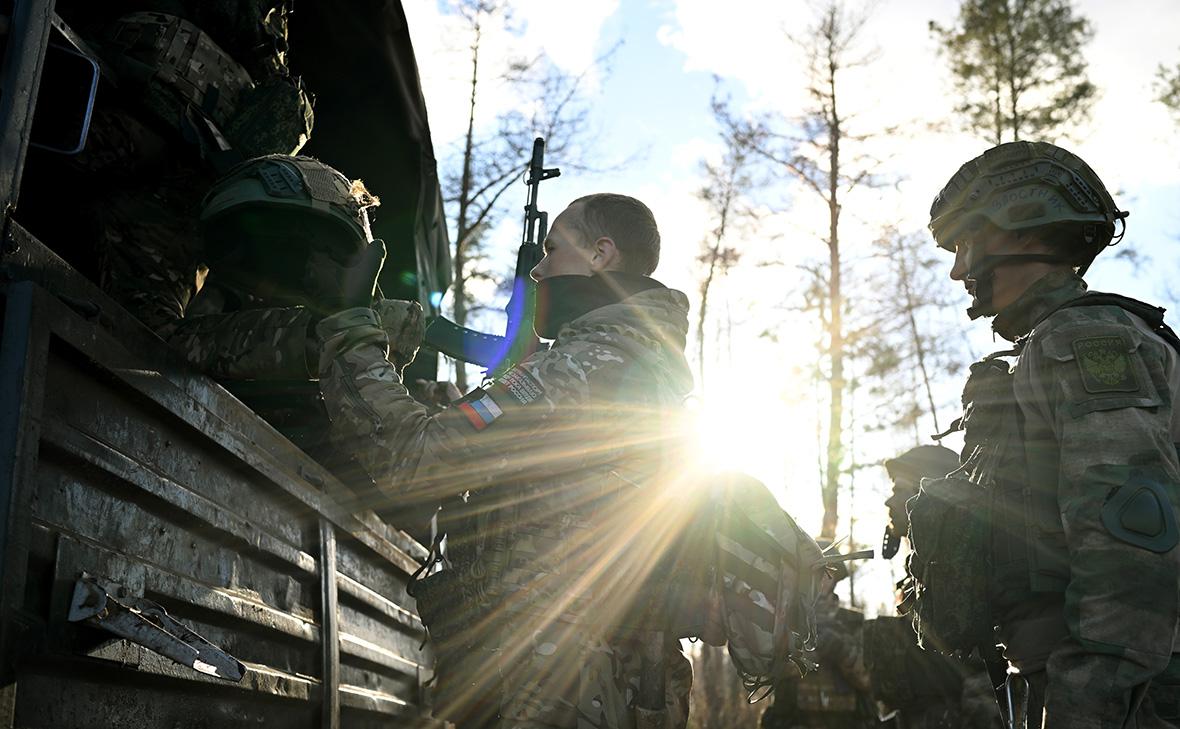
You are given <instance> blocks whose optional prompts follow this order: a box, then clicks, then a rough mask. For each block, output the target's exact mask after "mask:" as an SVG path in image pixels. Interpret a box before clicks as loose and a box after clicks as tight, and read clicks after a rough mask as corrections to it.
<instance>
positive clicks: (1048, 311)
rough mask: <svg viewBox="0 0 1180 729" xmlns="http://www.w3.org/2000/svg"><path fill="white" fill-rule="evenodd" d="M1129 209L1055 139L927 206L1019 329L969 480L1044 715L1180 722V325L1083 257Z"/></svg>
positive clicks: (987, 404) (979, 415)
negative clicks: (1179, 694)
mask: <svg viewBox="0 0 1180 729" xmlns="http://www.w3.org/2000/svg"><path fill="white" fill-rule="evenodd" d="M1125 217H1126V213H1125V212H1122V211H1119V210H1118V208H1117V207H1116V206H1115V204H1114V201H1113V200H1112V199H1111V197H1110V195H1109V193H1107V192H1106V190H1105V187H1104V186H1103V185H1102V182H1101V180H1100V179H1099V178H1098V177H1097V175H1096V174H1095V173H1094V171H1093V170H1092V169H1090V168H1089V166H1088V165H1086V164H1085V162H1083V161H1082V160H1081V159H1080V158H1078V157H1076V156H1075V155H1072V154H1070V153H1069V152H1067V151H1066V150H1063V149H1061V148H1060V147H1056V146H1055V145H1051V144H1046V143H1042V142H1015V143H1009V144H1005V145H1000V146H999V147H996V148H993V149H991V150H988V151H987V152H985V153H984V154H983V155H981V156H980V157H977V158H976V159H975V160H972V161H970V162H968V163H967V164H965V165H964V166H963V167H962V168H961V169H960V171H959V172H958V173H957V174H956V175H955V177H953V178H952V180H951V181H950V182H949V183H948V184H947V186H946V187H945V188H944V189H943V191H942V192H941V193H940V194H939V196H938V197H937V198H936V199H935V203H934V206H933V207H932V210H931V224H930V227H931V230H932V231H933V232H934V234H935V239H936V241H937V242H938V243H939V245H941V246H943V247H944V248H947V249H950V250H954V249H955V248H956V246H957V248H958V250H957V256H958V258H957V259H956V266H962V267H961V268H958V269H957V270H958V271H959V274H960V277H961V278H962V279H963V280H964V281H965V282H974V288H973V289H972V288H969V290H970V291H972V294H973V296H974V298H975V303H974V304H973V306H972V308H971V309H970V310H969V313H970V314H971V316H973V317H976V316H995V320H994V323H993V328H994V330H995V331H996V332H997V333H998V334H1000V335H1001V336H1002V337H1004V338H1005V339H1008V340H1009V341H1012V342H1014V346H1013V347H1012V349H1010V350H1006V351H1003V352H997V353H995V354H993V355H990V356H989V357H986V358H985V359H984V360H983V361H981V362H979V363H977V364H975V365H973V366H972V368H971V376H970V378H969V379H968V382H967V385H966V387H965V389H964V404H965V405H966V410H965V413H964V418H963V423H964V425H965V448H964V451H963V467H962V470H961V473H962V474H963V475H964V476H965V477H966V478H967V479H969V483H967V484H966V486H967V488H966V490H961V492H960V493H962V494H968V493H970V494H973V495H982V501H981V503H982V504H983V505H984V508H985V510H986V511H987V512H988V513H989V514H990V518H989V520H988V523H989V525H990V526H989V527H988V528H989V529H990V538H989V539H988V544H987V545H985V546H983V550H985V551H990V554H989V555H988V556H989V557H990V559H978V558H976V559H973V560H971V562H972V563H974V565H975V566H976V567H984V566H986V568H987V569H986V575H983V579H984V580H985V581H986V584H987V585H988V590H989V591H990V600H989V602H990V607H991V610H990V612H991V615H992V618H993V622H994V623H996V624H998V635H999V639H1000V642H1001V643H1002V645H1003V647H1004V654H1005V657H1006V658H1007V659H1008V662H1009V664H1010V666H1011V667H1012V669H1011V670H1013V671H1016V672H1018V673H1019V674H1020V675H1023V676H1025V677H1027V679H1028V682H1029V684H1030V689H1031V690H1030V695H1029V702H1028V703H1029V711H1028V714H1029V724H1030V726H1034V727H1035V726H1042V722H1043V726H1044V727H1046V729H1063V728H1065V727H1069V728H1070V729H1077V728H1081V729H1119V728H1122V727H1140V728H1146V727H1165V726H1180V720H1178V719H1177V713H1176V700H1175V696H1176V688H1177V687H1176V678H1175V677H1176V676H1177V673H1178V672H1177V665H1178V662H1177V661H1174V660H1173V655H1174V654H1173V649H1174V646H1175V643H1176V640H1177V636H1178V622H1180V549H1177V548H1176V545H1177V542H1178V540H1180V533H1178V531H1177V528H1176V523H1177V511H1178V507H1180V461H1178V458H1177V450H1176V443H1177V442H1178V441H1180V411H1178V410H1177V409H1175V408H1174V407H1173V398H1174V397H1175V395H1176V394H1177V393H1180V368H1178V365H1180V356H1178V355H1177V352H1176V348H1178V347H1180V341H1178V340H1176V337H1175V334H1174V333H1172V332H1171V330H1170V329H1168V328H1167V326H1166V325H1164V324H1163V312H1162V310H1161V309H1158V308H1156V307H1153V306H1150V305H1147V304H1143V303H1141V302H1137V301H1134V300H1131V299H1126V298H1124V297H1117V296H1113V295H1105V294H1093V293H1087V292H1086V285H1085V283H1084V282H1083V281H1082V279H1081V278H1080V275H1079V274H1077V273H1074V270H1075V269H1076V270H1078V271H1079V272H1081V273H1084V271H1085V269H1086V268H1087V267H1088V266H1089V264H1090V262H1091V261H1092V260H1093V258H1094V257H1095V256H1096V255H1097V254H1098V252H1100V251H1101V250H1103V249H1104V248H1105V247H1106V246H1107V245H1108V244H1109V243H1110V242H1111V240H1112V238H1113V236H1114V232H1115V230H1116V225H1115V224H1116V222H1117V221H1119V220H1122V219H1123V218H1125ZM972 231H977V232H972ZM996 231H999V232H996ZM1026 235H1027V236H1031V239H1032V240H1033V241H1034V242H1035V243H1036V244H1037V245H1038V246H1039V248H1033V249H1031V250H1033V251H1034V252H1032V253H1028V252H1026V250H1027V249H1025V248H1020V247H1018V245H1019V244H1023V245H1031V244H1029V243H1022V241H1025V240H1027V239H1025V238H1023V236H1026ZM1042 250H1047V251H1049V252H1046V253H1041V252H1039V251H1042ZM964 262H965V265H964ZM1034 262H1035V263H1043V264H1049V265H1048V267H1047V268H1046V270H1048V271H1049V273H1046V274H1043V275H1042V277H1041V278H1040V279H1039V280H1037V281H1036V282H1035V283H1033V284H1032V285H1031V286H1029V287H1028V288H1026V289H1025V290H1024V291H1023V293H1020V294H1019V295H1018V297H1017V298H1016V299H1015V300H1013V301H1011V302H1008V303H1005V304H1003V305H1002V306H997V305H996V304H995V302H994V300H993V292H994V291H995V289H994V286H995V282H996V280H997V278H998V274H996V271H997V269H998V268H999V267H1001V266H1017V265H1029V264H1030V263H1034ZM1024 270H1030V271H1031V270H1034V269H1024ZM1007 280H1008V281H1012V280H1013V279H1011V278H1009V279H1007ZM980 487H982V488H980ZM925 490H926V487H925V486H923V491H924V492H925ZM918 498H919V499H922V498H924V496H922V495H920V496H919V497H918ZM967 498H974V496H971V497H967ZM910 513H911V530H913V528H914V526H915V524H916V521H915V519H916V515H917V511H916V510H914V509H911V512H910ZM912 533H915V534H916V532H912ZM919 549H920V548H919ZM971 566H972V565H960V567H962V568H963V569H966V568H969V567H971ZM965 579H966V581H965V582H964V585H968V584H979V581H978V580H977V579H975V578H974V577H971V578H965ZM918 600H919V608H918V609H919V617H921V615H922V607H921V604H920V603H921V600H922V597H921V595H920V594H919V595H918ZM919 629H921V626H919ZM1042 704H1043V711H1042Z"/></svg>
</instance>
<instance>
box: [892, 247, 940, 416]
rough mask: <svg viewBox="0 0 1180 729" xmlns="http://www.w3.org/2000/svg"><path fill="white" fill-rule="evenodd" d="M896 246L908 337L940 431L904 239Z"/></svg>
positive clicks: (927, 399) (931, 414)
mask: <svg viewBox="0 0 1180 729" xmlns="http://www.w3.org/2000/svg"><path fill="white" fill-rule="evenodd" d="M897 246H898V248H897V256H898V258H897V263H898V266H897V271H898V279H899V280H900V282H901V291H902V294H903V295H904V296H905V313H906V319H907V322H908V324H909V328H910V338H911V339H912V340H913V342H914V354H915V356H916V357H917V359H918V372H919V373H920V374H921V375H922V387H923V388H924V389H925V390H926V402H927V403H928V404H929V406H930V418H931V419H932V420H933V421H934V432H935V433H941V432H942V428H941V427H940V426H939V425H938V407H937V406H936V405H935V404H934V388H933V386H932V385H931V384H930V370H929V368H928V367H927V366H926V347H925V345H923V344H922V336H921V333H920V332H919V330H918V318H917V317H916V316H915V315H914V310H915V309H916V308H917V305H918V303H917V302H916V301H914V289H913V286H912V285H911V284H910V270H909V266H908V262H907V261H906V256H905V247H904V246H905V241H904V240H902V239H901V238H899V239H898V241H897Z"/></svg>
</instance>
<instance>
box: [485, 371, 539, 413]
mask: <svg viewBox="0 0 1180 729" xmlns="http://www.w3.org/2000/svg"><path fill="white" fill-rule="evenodd" d="M492 391H493V392H494V393H497V394H502V395H503V396H505V397H508V398H511V399H512V400H513V401H514V402H515V404H517V405H528V404H529V403H532V402H535V401H537V400H540V399H541V396H542V395H544V394H545V388H544V387H542V386H541V383H540V382H538V381H537V378H535V377H533V376H532V375H530V374H529V373H528V371H527V370H525V369H523V368H521V367H513V368H512V369H510V370H508V371H507V372H505V373H504V374H503V376H501V377H500V379H499V380H497V381H496V384H494V385H493V386H492Z"/></svg>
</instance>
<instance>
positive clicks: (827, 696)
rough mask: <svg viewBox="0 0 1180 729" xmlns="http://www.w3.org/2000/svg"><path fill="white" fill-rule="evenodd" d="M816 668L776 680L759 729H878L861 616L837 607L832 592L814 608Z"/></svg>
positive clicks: (863, 621)
mask: <svg viewBox="0 0 1180 729" xmlns="http://www.w3.org/2000/svg"><path fill="white" fill-rule="evenodd" d="M815 616H816V633H817V636H816V643H817V646H818V648H817V655H816V661H817V662H818V663H819V670H818V671H817V672H815V673H813V674H809V675H807V676H805V677H803V678H789V679H786V680H783V681H780V682H779V683H778V684H777V685H776V686H775V688H774V703H773V704H771V705H770V706H769V707H768V708H767V709H766V711H765V712H764V713H763V714H762V728H763V729H863V728H864V727H872V726H877V725H878V721H877V719H876V710H875V708H874V706H873V699H872V696H871V692H872V686H871V681H870V678H869V672H868V669H867V668H866V666H865V655H864V633H863V631H864V626H865V620H864V615H863V614H862V613H860V612H858V611H855V610H848V609H845V608H841V607H840V603H839V601H838V600H837V599H836V596H835V595H834V594H829V595H825V596H823V597H821V598H820V599H819V601H818V602H817V604H816V611H815Z"/></svg>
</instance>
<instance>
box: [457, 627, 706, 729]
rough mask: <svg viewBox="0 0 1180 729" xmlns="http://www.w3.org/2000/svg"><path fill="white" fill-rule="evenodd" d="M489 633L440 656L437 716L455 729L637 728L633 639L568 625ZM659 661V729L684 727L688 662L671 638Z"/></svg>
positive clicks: (637, 681)
mask: <svg viewBox="0 0 1180 729" xmlns="http://www.w3.org/2000/svg"><path fill="white" fill-rule="evenodd" d="M470 632H472V633H476V632H479V631H477V630H473V631H470ZM488 632H492V631H485V632H484V633H483V635H482V636H481V637H475V638H472V637H470V636H469V637H468V639H467V640H464V641H462V642H463V643H464V644H465V645H464V649H461V650H451V651H448V650H447V648H446V647H442V648H441V650H440V651H439V653H440V654H439V655H438V661H437V668H436V675H437V676H438V684H437V691H436V694H435V702H434V704H435V707H434V713H435V716H436V717H438V718H440V719H445V720H446V721H449V722H452V723H454V724H455V725H456V726H457V727H458V728H459V729H491V728H492V727H495V728H496V729H637V721H636V713H637V712H636V707H635V702H636V698H637V697H638V695H639V690H640V681H641V676H642V670H641V666H640V652H639V647H638V644H637V642H635V641H633V640H631V639H617V638H616V639H612V640H605V639H603V638H601V637H598V636H595V635H594V634H593V633H592V632H591V631H587V630H585V629H584V628H582V627H580V626H570V625H549V626H528V627H525V628H521V627H519V626H509V627H507V628H502V629H501V630H499V631H497V632H498V634H497V635H496V637H497V638H499V640H495V639H489V638H486V637H484V636H486V635H487V633H488ZM665 661H666V671H665V692H664V693H665V709H666V711H667V719H666V721H665V722H664V723H663V724H661V729H684V727H685V726H686V725H687V724H688V696H689V692H690V691H691V689H692V664H691V663H690V662H689V660H688V659H687V658H686V657H685V656H684V654H683V653H682V652H681V651H680V647H679V644H678V643H677V642H676V641H669V643H668V644H667V646H666V649H665ZM638 729H643V727H642V725H640V726H639V727H638Z"/></svg>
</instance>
